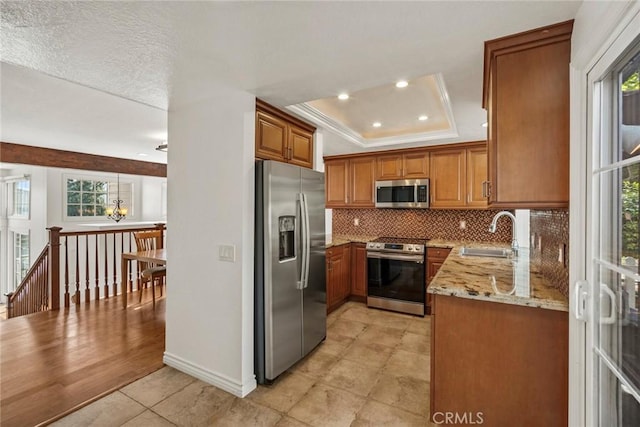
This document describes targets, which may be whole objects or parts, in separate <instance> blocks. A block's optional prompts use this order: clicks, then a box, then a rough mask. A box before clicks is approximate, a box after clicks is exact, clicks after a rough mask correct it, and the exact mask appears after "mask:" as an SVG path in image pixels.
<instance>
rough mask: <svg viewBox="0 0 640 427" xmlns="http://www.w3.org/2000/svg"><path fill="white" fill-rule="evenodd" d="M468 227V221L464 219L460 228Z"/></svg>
mask: <svg viewBox="0 0 640 427" xmlns="http://www.w3.org/2000/svg"><path fill="white" fill-rule="evenodd" d="M466 228H467V221H465V220H462V221H460V230H464V229H466Z"/></svg>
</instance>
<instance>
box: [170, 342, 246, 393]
mask: <svg viewBox="0 0 640 427" xmlns="http://www.w3.org/2000/svg"><path fill="white" fill-rule="evenodd" d="M162 361H163V362H164V363H165V365H168V366H171V367H172V368H175V369H177V370H179V371H181V372H184V373H185V374H189V375H191V376H192V377H195V378H197V379H199V380H202V381H204V382H206V383H208V384H211V385H213V386H216V387H218V388H220V389H222V390H224V391H228V392H229V393H231V394H233V395H235V396H237V397H245V396H246V395H248V394H249V393H251V392H252V391H253V390H255V388H256V387H257V383H256V379H255V377H253V378H252V379H251V380H249V381H247V382H246V383H245V384H242V383H239V382H237V381H235V380H233V379H231V378H229V377H227V376H226V375H222V374H219V373H216V372H212V371H209V370H207V369H205V368H203V367H202V366H198V365H196V364H194V363H191V362H189V361H187V360H184V359H182V358H181V357H178V356H175V355H173V354H170V353H167V352H165V353H164V356H163V358H162Z"/></svg>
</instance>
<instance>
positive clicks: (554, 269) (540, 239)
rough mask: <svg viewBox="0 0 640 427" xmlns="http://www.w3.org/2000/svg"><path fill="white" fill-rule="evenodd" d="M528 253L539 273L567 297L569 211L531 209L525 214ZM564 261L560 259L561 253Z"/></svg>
mask: <svg viewBox="0 0 640 427" xmlns="http://www.w3.org/2000/svg"><path fill="white" fill-rule="evenodd" d="M529 229H530V230H529V238H530V239H531V241H530V245H531V247H530V249H529V253H530V256H531V260H532V262H534V263H535V264H536V265H537V266H538V267H539V268H540V271H541V272H542V276H543V277H545V278H546V279H547V280H549V281H550V282H551V283H552V284H553V285H554V286H555V287H556V288H557V289H558V290H559V291H560V292H561V293H562V294H563V295H564V296H566V297H567V298H568V297H569V261H568V260H569V211H568V210H545V211H543V210H532V211H531V212H530V214H529ZM561 251H562V252H563V253H562V257H563V258H564V260H562V261H560V259H561V256H560V255H561V254H560V252H561Z"/></svg>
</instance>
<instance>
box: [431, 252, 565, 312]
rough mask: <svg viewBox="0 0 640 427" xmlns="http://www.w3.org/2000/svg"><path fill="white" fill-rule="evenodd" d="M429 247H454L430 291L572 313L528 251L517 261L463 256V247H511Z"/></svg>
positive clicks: (521, 254)
mask: <svg viewBox="0 0 640 427" xmlns="http://www.w3.org/2000/svg"><path fill="white" fill-rule="evenodd" d="M427 246H428V247H444V248H451V253H450V254H449V256H448V257H447V259H446V261H445V262H444V263H443V264H442V267H440V270H439V271H438V273H437V274H436V276H435V277H434V278H433V280H432V281H431V284H430V285H429V288H428V292H429V293H431V294H437V295H451V296H456V297H461V298H469V299H476V300H482V301H491V302H500V303H507V304H515V305H522V306H528V307H538V308H545V309H549V310H558V311H569V302H568V300H567V298H566V297H565V296H564V295H562V294H561V293H560V292H559V291H558V290H557V289H556V288H554V287H553V286H552V284H551V283H550V282H549V281H548V280H546V279H545V278H543V277H542V274H541V273H540V272H539V271H538V270H537V269H536V267H535V265H533V264H532V263H531V262H530V258H529V249H526V248H525V249H523V248H521V249H520V250H519V251H518V256H517V257H516V258H493V257H478V256H462V255H460V249H461V248H462V246H467V247H474V248H507V249H509V248H510V245H508V244H505V243H464V244H461V243H460V242H447V241H437V240H432V241H430V242H429V244H428V245H427Z"/></svg>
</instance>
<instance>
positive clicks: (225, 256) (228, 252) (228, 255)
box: [218, 245, 236, 262]
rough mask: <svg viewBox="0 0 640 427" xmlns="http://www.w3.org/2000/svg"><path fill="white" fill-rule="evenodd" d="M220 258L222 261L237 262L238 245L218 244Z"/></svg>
mask: <svg viewBox="0 0 640 427" xmlns="http://www.w3.org/2000/svg"><path fill="white" fill-rule="evenodd" d="M218 259H220V261H228V262H236V247H235V246H234V245H220V246H218Z"/></svg>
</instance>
